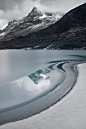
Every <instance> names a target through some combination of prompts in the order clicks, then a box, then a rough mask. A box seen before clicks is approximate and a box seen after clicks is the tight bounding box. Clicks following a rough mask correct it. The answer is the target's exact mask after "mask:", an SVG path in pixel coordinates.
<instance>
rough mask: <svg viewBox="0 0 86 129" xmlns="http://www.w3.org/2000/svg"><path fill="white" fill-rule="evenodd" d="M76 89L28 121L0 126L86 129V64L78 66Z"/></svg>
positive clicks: (22, 128)
mask: <svg viewBox="0 0 86 129" xmlns="http://www.w3.org/2000/svg"><path fill="white" fill-rule="evenodd" d="M78 71H79V76H78V79H77V82H76V84H75V86H74V88H73V89H72V90H71V92H70V93H69V94H68V95H67V96H66V97H64V98H63V99H62V100H61V101H60V102H58V103H57V104H55V105H54V106H52V107H51V108H49V109H48V110H46V111H43V112H42V113H40V114H38V115H35V116H32V117H30V118H28V119H26V120H21V121H18V122H14V123H9V124H6V125H3V126H0V129H18V128H19V129H24V128H25V129H52V128H53V129H86V72H85V71H86V64H85V63H84V64H79V65H78Z"/></svg>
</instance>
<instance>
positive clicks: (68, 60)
mask: <svg viewBox="0 0 86 129" xmlns="http://www.w3.org/2000/svg"><path fill="white" fill-rule="evenodd" d="M0 60H1V63H0V71H1V74H0V124H4V123H7V122H10V121H16V120H19V119H23V118H26V117H29V116H32V115H34V114H36V113H39V112H40V111H42V110H45V109H46V108H48V107H50V106H51V105H53V104H54V103H56V102H57V101H59V100H60V98H62V97H64V95H65V94H66V91H67V90H69V89H70V88H71V87H72V86H73V85H74V84H75V82H76V78H77V73H76V71H75V65H74V64H75V63H76V62H83V61H85V60H86V51H83V50H71V51H68V50H58V51H53V50H49V51H45V50H40V51H37V50H36V51H30V50H2V51H0ZM71 76H72V77H71ZM68 78H69V79H70V82H68ZM70 83H71V85H70ZM59 85H61V86H60V87H61V88H58V86H59ZM69 85H70V86H69ZM63 86H64V87H63ZM63 89H64V91H63ZM58 91H59V92H58ZM55 93H56V94H55ZM59 93H60V94H59ZM52 98H53V99H52ZM51 100H52V101H51ZM36 105H37V106H36ZM25 111H26V113H25ZM15 112H17V114H15ZM27 112H28V113H27ZM20 114H21V115H20ZM12 116H13V119H12ZM8 118H9V119H8Z"/></svg>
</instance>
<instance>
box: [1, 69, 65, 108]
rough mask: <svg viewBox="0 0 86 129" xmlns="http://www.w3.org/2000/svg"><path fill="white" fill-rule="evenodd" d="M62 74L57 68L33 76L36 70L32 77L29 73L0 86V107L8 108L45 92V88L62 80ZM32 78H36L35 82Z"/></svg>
mask: <svg viewBox="0 0 86 129" xmlns="http://www.w3.org/2000/svg"><path fill="white" fill-rule="evenodd" d="M45 70H46V69H45ZM45 70H41V71H45ZM62 74H63V73H62V72H61V71H58V70H49V72H46V74H43V73H40V74H39V76H40V77H39V76H36V77H35V75H37V72H35V73H34V76H33V78H32V79H31V78H30V77H29V76H30V75H29V76H26V77H23V78H21V79H18V80H16V81H14V82H11V83H9V84H6V85H4V86H1V87H0V103H1V105H0V109H4V108H8V107H11V106H14V105H17V104H21V103H23V102H25V101H29V100H31V99H32V98H34V97H35V96H37V95H39V94H41V93H42V92H45V91H46V90H47V89H48V90H49V88H52V87H53V86H55V85H56V84H57V83H59V82H60V81H61V80H62ZM34 78H35V80H37V82H36V83H35V81H34ZM40 78H41V79H40Z"/></svg>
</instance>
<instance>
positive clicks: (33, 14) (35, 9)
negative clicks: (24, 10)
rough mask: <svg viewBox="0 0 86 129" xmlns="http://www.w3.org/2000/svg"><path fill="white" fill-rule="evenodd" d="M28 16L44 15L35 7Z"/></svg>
mask: <svg viewBox="0 0 86 129" xmlns="http://www.w3.org/2000/svg"><path fill="white" fill-rule="evenodd" d="M28 16H43V14H42V13H41V12H40V11H39V10H38V9H37V8H36V7H34V8H33V9H32V10H31V12H30V13H29V14H28Z"/></svg>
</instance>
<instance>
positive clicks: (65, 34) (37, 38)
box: [0, 3, 86, 49]
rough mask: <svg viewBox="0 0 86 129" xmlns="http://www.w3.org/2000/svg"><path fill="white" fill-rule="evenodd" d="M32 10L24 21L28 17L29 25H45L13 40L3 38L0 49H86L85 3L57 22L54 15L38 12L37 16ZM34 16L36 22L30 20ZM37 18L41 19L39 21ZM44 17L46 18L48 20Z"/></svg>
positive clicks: (23, 33)
mask: <svg viewBox="0 0 86 129" xmlns="http://www.w3.org/2000/svg"><path fill="white" fill-rule="evenodd" d="M33 10H35V11H32V12H33V13H31V14H29V15H28V16H27V17H26V18H24V19H28V17H29V18H31V19H29V20H31V24H35V25H38V23H39V25H40V24H42V23H46V24H44V26H41V27H38V26H37V28H36V29H33V31H32V30H31V32H30V33H26V32H22V34H21V35H18V37H16V38H14V35H13V39H10V38H8V37H9V36H8V37H7V36H5V38H4V41H3V42H1V45H0V48H1V49H3V48H17V49H19V48H31V49H86V3H85V4H83V5H80V6H78V7H76V8H74V9H72V10H71V11H69V12H68V13H66V14H65V15H64V16H63V17H62V18H61V17H60V18H61V19H60V18H57V19H56V20H57V21H56V20H55V18H56V15H55V14H48V13H45V14H42V13H41V12H40V11H39V13H38V14H37V11H36V8H34V9H33ZM59 14H60V13H59ZM50 15H52V16H50ZM35 16H36V20H32V19H33V17H35ZM59 16H60V15H59ZM37 17H38V18H37ZM39 17H41V18H43V19H42V20H40V18H39ZM46 17H48V19H47V18H46ZM51 17H53V18H51ZM51 19H53V20H51ZM47 20H48V22H47ZM25 21H27V20H25ZM32 21H33V22H32ZM19 27H20V26H19ZM26 28H27V27H26ZM39 28H40V29H39ZM13 30H14V29H13ZM13 30H12V32H13ZM18 30H19V28H18ZM20 30H21V29H20ZM20 32H21V31H20ZM17 34H18V33H17ZM7 40H9V41H7Z"/></svg>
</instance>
